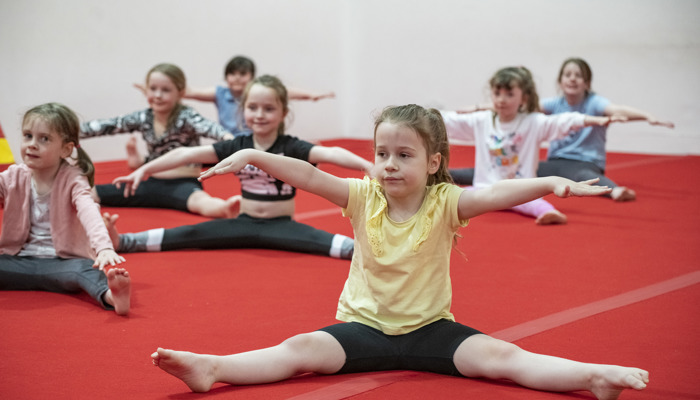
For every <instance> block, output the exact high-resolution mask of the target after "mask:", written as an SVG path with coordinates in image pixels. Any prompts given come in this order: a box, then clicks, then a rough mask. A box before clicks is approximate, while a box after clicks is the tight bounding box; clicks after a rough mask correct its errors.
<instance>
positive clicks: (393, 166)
mask: <svg viewBox="0 0 700 400" xmlns="http://www.w3.org/2000/svg"><path fill="white" fill-rule="evenodd" d="M386 169H390V170H394V169H396V158H394V157H389V159H388V160H387V161H386Z"/></svg>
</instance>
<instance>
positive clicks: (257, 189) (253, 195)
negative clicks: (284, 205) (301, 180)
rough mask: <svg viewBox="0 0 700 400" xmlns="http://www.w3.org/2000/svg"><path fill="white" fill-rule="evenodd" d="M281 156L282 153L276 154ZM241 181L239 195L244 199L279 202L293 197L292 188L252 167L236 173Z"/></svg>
mask: <svg viewBox="0 0 700 400" xmlns="http://www.w3.org/2000/svg"><path fill="white" fill-rule="evenodd" d="M278 154H279V155H283V153H278ZM236 176H237V177H238V179H240V181H241V195H242V196H243V197H244V198H246V199H252V200H263V201H279V200H287V199H291V198H293V197H294V193H295V190H294V187H293V186H291V185H289V184H287V183H285V182H283V181H281V180H279V179H277V178H274V177H273V176H271V175H269V174H268V173H267V172H265V171H263V170H261V169H260V168H258V167H256V166H253V165H250V164H249V165H246V166H245V167H244V168H243V169H242V170H240V171H238V172H236Z"/></svg>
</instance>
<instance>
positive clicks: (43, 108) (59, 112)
mask: <svg viewBox="0 0 700 400" xmlns="http://www.w3.org/2000/svg"><path fill="white" fill-rule="evenodd" d="M37 118H40V119H41V120H42V121H44V122H46V124H47V125H48V126H49V128H50V129H52V130H53V131H55V132H56V133H58V134H59V135H60V136H61V139H62V140H63V142H64V143H73V144H74V145H75V148H76V150H77V152H78V157H77V158H76V159H75V160H76V165H77V166H78V168H80V170H81V171H83V175H84V176H85V177H86V178H87V180H88V182H89V183H90V187H92V186H94V184H95V166H94V165H93V164H92V160H91V159H90V156H88V154H87V153H86V152H85V150H83V149H82V148H81V147H80V141H79V140H80V139H79V138H80V120H79V119H78V116H77V115H76V114H75V113H74V112H73V110H71V109H70V108H68V107H66V106H64V105H63V104H60V103H46V104H41V105H38V106H36V107H34V108H32V109H30V110H29V111H27V112H26V113H24V117H23V118H22V125H26V124H27V123H28V122H30V121H32V120H34V119H37Z"/></svg>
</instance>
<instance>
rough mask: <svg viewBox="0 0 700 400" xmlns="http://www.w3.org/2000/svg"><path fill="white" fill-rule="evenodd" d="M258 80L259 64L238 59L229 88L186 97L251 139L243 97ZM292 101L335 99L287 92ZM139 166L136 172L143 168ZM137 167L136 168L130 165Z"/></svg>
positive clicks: (228, 75)
mask: <svg viewBox="0 0 700 400" xmlns="http://www.w3.org/2000/svg"><path fill="white" fill-rule="evenodd" d="M253 78H255V63H254V62H253V60H251V59H250V58H248V57H245V56H235V57H233V58H232V59H231V60H229V62H228V63H226V67H225V68H224V80H225V81H226V86H222V85H218V86H215V87H209V88H191V87H187V88H186V90H185V95H184V97H185V98H186V99H193V100H199V101H206V102H213V103H214V104H215V105H216V109H217V111H218V113H219V124H221V126H223V127H224V128H226V130H227V131H229V132H231V133H232V134H233V135H235V136H238V135H247V134H250V133H252V131H251V130H250V128H249V127H248V126H246V125H245V122H244V121H241V120H240V115H241V113H240V112H239V107H240V104H242V103H241V97H242V96H243V91H244V90H245V88H246V86H248V83H249V82H250V81H251V80H253ZM134 86H135V87H136V88H138V89H139V90H141V91H142V92H144V94H145V93H146V88H145V86H143V85H142V84H134ZM287 90H288V93H287V94H288V96H289V100H313V101H318V100H321V99H326V98H333V97H335V93H333V92H325V93H313V92H309V91H306V90H300V89H292V88H287ZM142 163H143V162H139V163H138V164H137V165H135V166H134V169H136V168H138V167H139V166H141V164H142ZM130 165H133V164H130Z"/></svg>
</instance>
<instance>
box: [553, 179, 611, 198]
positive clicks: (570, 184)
mask: <svg viewBox="0 0 700 400" xmlns="http://www.w3.org/2000/svg"><path fill="white" fill-rule="evenodd" d="M599 180H600V179H599V178H595V179H589V180H587V181H582V182H574V181H571V180H568V179H565V180H564V181H562V182H561V183H558V184H557V185H556V186H555V188H554V194H555V195H557V196H559V197H571V196H600V195H603V194H607V193H610V192H611V191H612V189H611V188H609V187H607V186H596V185H593V184H594V183H597V182H598V181H599Z"/></svg>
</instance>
